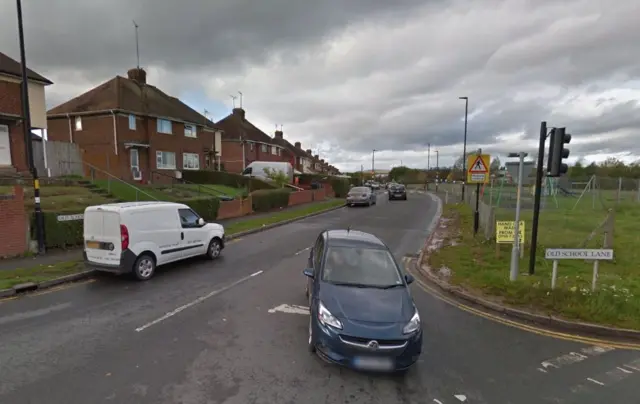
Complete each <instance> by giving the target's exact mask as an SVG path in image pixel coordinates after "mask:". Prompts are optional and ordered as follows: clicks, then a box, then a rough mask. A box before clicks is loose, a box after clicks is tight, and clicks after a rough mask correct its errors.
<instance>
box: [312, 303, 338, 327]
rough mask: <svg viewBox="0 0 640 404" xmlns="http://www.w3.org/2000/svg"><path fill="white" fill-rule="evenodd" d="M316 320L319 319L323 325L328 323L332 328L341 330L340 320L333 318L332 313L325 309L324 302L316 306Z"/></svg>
mask: <svg viewBox="0 0 640 404" xmlns="http://www.w3.org/2000/svg"><path fill="white" fill-rule="evenodd" d="M318 320H320V323H322V324H323V325H328V326H331V327H333V328H337V329H339V330H342V323H341V322H340V320H338V319H337V318H335V317H334V315H333V314H331V312H330V311H329V310H327V308H326V307H324V304H322V302H320V305H319V307H318Z"/></svg>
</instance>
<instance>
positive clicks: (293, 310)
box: [269, 304, 309, 316]
mask: <svg viewBox="0 0 640 404" xmlns="http://www.w3.org/2000/svg"><path fill="white" fill-rule="evenodd" d="M276 312H281V313H287V314H303V315H306V316H308V315H309V308H308V307H305V306H298V305H295V304H281V305H280V306H276V307H274V308H273V309H269V313H272V314H273V313H276Z"/></svg>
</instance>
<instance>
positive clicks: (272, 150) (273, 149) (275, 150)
mask: <svg viewBox="0 0 640 404" xmlns="http://www.w3.org/2000/svg"><path fill="white" fill-rule="evenodd" d="M277 150H278V148H277V147H275V146H271V154H278V151H277Z"/></svg>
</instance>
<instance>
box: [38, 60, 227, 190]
mask: <svg viewBox="0 0 640 404" xmlns="http://www.w3.org/2000/svg"><path fill="white" fill-rule="evenodd" d="M146 75H147V74H146V72H145V71H144V70H143V69H140V68H135V69H131V70H129V71H128V72H127V77H126V78H125V77H121V76H116V77H115V78H113V79H111V80H109V81H107V82H105V83H103V84H101V85H99V86H98V87H95V88H93V89H91V90H89V91H87V92H86V93H84V94H82V95H80V96H78V97H76V98H74V99H72V100H70V101H67V102H65V103H64V104H62V105H59V106H57V107H55V108H53V109H51V110H49V111H48V113H47V120H48V138H49V140H56V141H63V142H71V143H77V144H78V146H79V147H80V149H81V153H82V160H83V165H84V172H85V173H88V172H92V173H93V174H94V175H95V176H96V177H98V178H104V177H105V176H106V174H105V172H108V173H110V174H112V175H114V176H116V177H118V178H121V179H123V180H125V181H141V182H167V181H171V177H176V176H179V175H180V172H181V170H198V169H205V168H214V167H215V165H216V161H217V159H218V158H222V156H223V152H222V145H221V140H222V139H221V138H222V133H221V132H220V131H219V130H218V128H217V127H216V125H214V123H213V122H211V121H210V120H208V119H207V118H206V117H204V116H203V115H202V114H200V113H198V112H197V111H195V110H194V109H192V108H191V107H189V106H188V105H186V104H185V103H183V102H182V101H180V100H179V99H177V98H175V97H172V96H170V95H167V94H166V93H164V92H163V91H161V90H160V89H159V88H157V87H155V86H153V85H150V84H148V83H147V81H146Z"/></svg>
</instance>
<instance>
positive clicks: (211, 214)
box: [176, 198, 220, 222]
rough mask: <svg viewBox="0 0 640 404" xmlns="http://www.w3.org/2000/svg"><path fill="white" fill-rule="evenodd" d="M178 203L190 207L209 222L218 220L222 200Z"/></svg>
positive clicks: (198, 199)
mask: <svg viewBox="0 0 640 404" xmlns="http://www.w3.org/2000/svg"><path fill="white" fill-rule="evenodd" d="M176 202H177V203H184V204H185V205H187V206H189V207H190V208H191V209H193V210H194V211H195V212H196V213H197V214H199V215H200V216H201V217H202V218H203V219H204V220H206V221H208V222H210V221H213V220H216V218H217V217H218V209H220V199H218V198H191V199H185V200H179V201H176Z"/></svg>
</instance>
